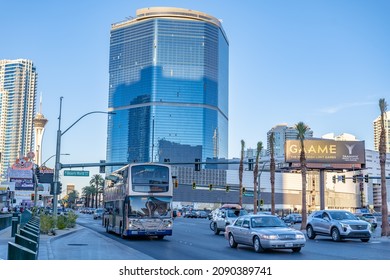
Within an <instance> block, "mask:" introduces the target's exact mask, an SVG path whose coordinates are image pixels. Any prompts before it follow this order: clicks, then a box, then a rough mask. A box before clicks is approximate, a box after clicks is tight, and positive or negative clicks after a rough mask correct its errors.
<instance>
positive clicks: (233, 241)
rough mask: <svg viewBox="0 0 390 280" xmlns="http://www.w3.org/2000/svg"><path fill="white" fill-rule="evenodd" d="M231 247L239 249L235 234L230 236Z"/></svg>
mask: <svg viewBox="0 0 390 280" xmlns="http://www.w3.org/2000/svg"><path fill="white" fill-rule="evenodd" d="M229 245H230V247H231V248H237V245H238V244H237V242H236V241H235V240H234V237H233V234H231V233H230V234H229Z"/></svg>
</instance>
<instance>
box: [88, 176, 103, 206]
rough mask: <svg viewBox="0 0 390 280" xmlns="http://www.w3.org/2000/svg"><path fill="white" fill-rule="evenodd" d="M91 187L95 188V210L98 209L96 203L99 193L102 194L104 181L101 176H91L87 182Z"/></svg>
mask: <svg viewBox="0 0 390 280" xmlns="http://www.w3.org/2000/svg"><path fill="white" fill-rule="evenodd" d="M89 183H90V184H91V186H92V187H94V188H95V208H98V202H99V199H98V197H99V193H102V192H103V184H104V179H103V177H102V175H100V174H95V175H93V176H92V179H91V181H89Z"/></svg>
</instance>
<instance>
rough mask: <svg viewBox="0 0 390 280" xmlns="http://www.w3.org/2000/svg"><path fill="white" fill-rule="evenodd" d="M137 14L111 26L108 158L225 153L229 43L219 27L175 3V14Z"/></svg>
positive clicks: (183, 158) (173, 158)
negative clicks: (177, 7) (128, 19)
mask: <svg viewBox="0 0 390 280" xmlns="http://www.w3.org/2000/svg"><path fill="white" fill-rule="evenodd" d="M141 11H142V12H144V11H145V9H143V10H138V11H137V12H138V13H137V15H138V17H137V18H136V19H133V20H130V21H128V22H124V23H121V24H116V25H115V24H114V25H113V26H112V29H111V42H110V63H109V75H110V78H109V101H108V102H109V104H108V107H109V108H108V109H109V111H111V112H115V113H116V114H115V115H111V116H110V118H109V120H108V139H107V161H108V162H123V161H126V162H149V161H154V162H164V161H167V160H169V161H170V162H183V163H189V162H194V161H195V159H200V160H201V161H205V159H206V158H227V156H228V50H229V46H228V41H227V38H226V36H225V34H224V31H223V29H222V27H221V26H220V25H218V24H216V23H215V22H213V21H211V20H203V19H202V16H203V17H204V18H206V19H210V18H211V17H209V16H207V15H205V14H202V13H199V14H196V13H197V12H195V14H192V13H194V11H191V13H189V14H185V13H184V12H186V11H187V10H184V9H175V8H174V11H175V16H172V15H167V13H166V12H167V11H168V12H169V10H164V11H165V12H164V13H162V12H161V11H159V8H150V9H147V11H148V12H153V16H150V14H149V15H148V16H146V15H145V13H142V14H141ZM181 13H182V14H183V15H186V16H183V17H182V16H180V14H181ZM168 14H169V13H168ZM194 15H197V16H198V17H197V18H195V17H194ZM212 19H213V18H212Z"/></svg>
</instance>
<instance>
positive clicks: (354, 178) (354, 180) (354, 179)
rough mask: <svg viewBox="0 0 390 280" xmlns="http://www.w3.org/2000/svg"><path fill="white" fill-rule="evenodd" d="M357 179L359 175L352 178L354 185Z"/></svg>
mask: <svg viewBox="0 0 390 280" xmlns="http://www.w3.org/2000/svg"><path fill="white" fill-rule="evenodd" d="M356 177H357V175H353V176H352V181H353V182H354V183H356Z"/></svg>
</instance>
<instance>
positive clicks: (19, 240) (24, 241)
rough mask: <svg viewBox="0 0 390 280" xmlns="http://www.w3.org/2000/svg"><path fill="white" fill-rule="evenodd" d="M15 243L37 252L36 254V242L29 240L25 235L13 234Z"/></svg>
mask: <svg viewBox="0 0 390 280" xmlns="http://www.w3.org/2000/svg"><path fill="white" fill-rule="evenodd" d="M15 243H16V244H18V245H20V246H23V247H25V248H27V249H29V250H31V251H33V252H35V253H37V255H38V248H39V246H38V243H37V242H35V241H34V240H31V239H29V238H27V237H24V236H23V235H20V234H16V235H15Z"/></svg>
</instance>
